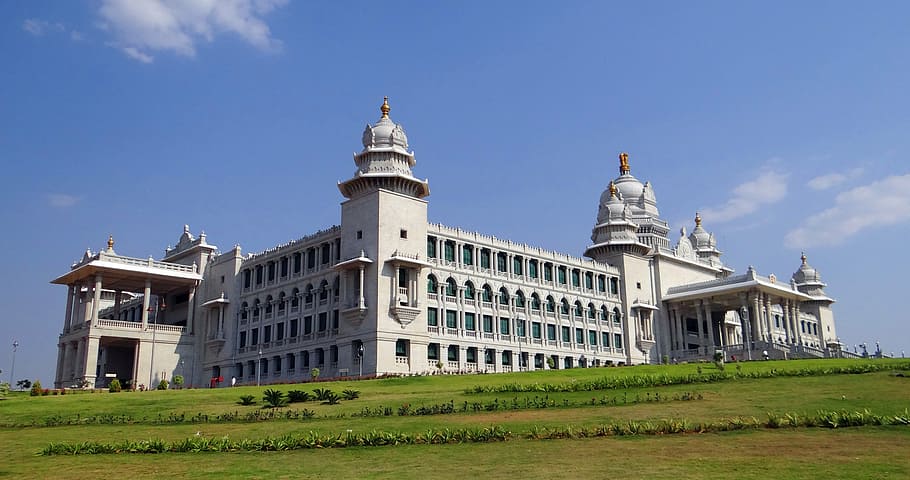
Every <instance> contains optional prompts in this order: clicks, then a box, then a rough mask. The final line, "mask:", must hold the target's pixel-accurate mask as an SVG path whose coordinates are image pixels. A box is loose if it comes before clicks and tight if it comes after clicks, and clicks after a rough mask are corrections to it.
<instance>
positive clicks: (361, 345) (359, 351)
mask: <svg viewBox="0 0 910 480" xmlns="http://www.w3.org/2000/svg"><path fill="white" fill-rule="evenodd" d="M357 358H358V359H359V360H360V362H359V363H360V376H361V377H362V376H363V342H360V348H358V349H357Z"/></svg>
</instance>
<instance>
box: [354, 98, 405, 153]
mask: <svg viewBox="0 0 910 480" xmlns="http://www.w3.org/2000/svg"><path fill="white" fill-rule="evenodd" d="M390 110H391V107H389V97H385V98H384V99H383V102H382V107H381V108H380V111H382V117H381V118H380V119H379V121H378V122H376V123H375V124H374V125H369V124H368V125H367V126H366V128H365V129H364V130H363V148H364V150H373V149H381V148H394V147H398V148H400V149H402V150H405V151H407V149H408V136H407V135H405V133H404V128H402V127H401V125H398V124H396V123H395V122H393V121H392V119H391V118H389V111H390Z"/></svg>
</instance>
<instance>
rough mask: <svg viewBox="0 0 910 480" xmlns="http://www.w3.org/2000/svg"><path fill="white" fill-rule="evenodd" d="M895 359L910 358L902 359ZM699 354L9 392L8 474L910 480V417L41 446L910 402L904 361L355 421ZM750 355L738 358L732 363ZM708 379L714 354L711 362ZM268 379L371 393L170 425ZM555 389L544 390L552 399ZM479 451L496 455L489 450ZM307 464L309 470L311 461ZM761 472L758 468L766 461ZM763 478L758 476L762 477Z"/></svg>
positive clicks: (726, 414) (798, 365) (2, 411)
mask: <svg viewBox="0 0 910 480" xmlns="http://www.w3.org/2000/svg"><path fill="white" fill-rule="evenodd" d="M863 362H865V363H868V362H871V360H863V361H855V360H799V361H789V362H783V361H780V362H774V361H772V362H748V363H742V364H739V365H740V366H741V368H742V371H760V370H762V369H771V368H774V369H777V370H786V369H802V368H815V367H835V366H844V365H851V364H857V363H863ZM874 362H876V363H886V362H891V364H893V365H894V366H899V365H906V362H905V361H904V362H901V361H900V360H890V361H889V360H875V361H874ZM696 368H697V367H696V366H695V365H674V366H639V367H625V368H598V369H574V370H568V371H541V372H530V373H522V374H498V375H465V376H444V377H417V378H394V379H381V380H370V381H362V382H357V381H349V382H320V383H317V384H312V383H308V384H295V385H271V386H267V387H266V386H263V387H262V388H256V387H236V388H223V389H215V390H209V389H198V390H182V391H164V392H160V391H154V392H122V393H116V394H110V393H94V394H90V393H80V394H77V395H71V394H69V395H65V396H47V397H28V396H27V394H21V393H15V394H12V395H11V396H10V398H8V399H7V400H4V401H0V444H2V445H3V447H4V448H2V449H0V476H3V475H15V476H25V477H54V476H59V475H60V474H61V473H60V472H64V471H65V472H66V476H67V477H69V478H90V477H98V476H101V475H108V474H109V473H110V472H111V467H112V465H114V464H116V466H117V469H118V470H121V469H122V471H124V472H129V473H130V475H131V476H134V477H139V478H149V477H157V476H164V475H181V476H182V475H185V474H186V472H189V471H192V472H193V475H194V476H196V477H201V478H206V477H216V476H217V477H230V478H285V477H287V478H290V477H294V478H301V477H302V478H325V477H327V476H333V477H337V476H339V475H356V476H357V477H358V478H360V477H365V478H376V477H380V478H381V477H387V476H391V475H392V474H393V473H394V474H395V475H396V476H397V477H401V478H417V477H425V476H426V475H427V474H431V473H432V474H433V476H434V477H437V478H452V477H463V476H464V475H465V474H471V473H486V474H498V475H513V474H521V473H525V474H527V475H529V476H534V477H552V478H578V477H591V478H601V477H606V476H609V475H624V476H628V475H629V473H630V472H634V475H633V477H636V478H639V477H641V478H644V477H649V478H667V477H674V478H705V477H706V476H708V475H712V474H718V475H724V476H728V475H731V474H733V473H734V472H735V474H736V477H737V478H759V475H761V478H768V477H769V476H772V475H774V476H779V477H781V478H806V477H821V476H828V477H831V478H843V477H846V476H856V477H859V478H907V477H910V459H908V458H907V455H906V453H905V452H906V451H908V450H910V448H908V447H910V428H906V427H860V428H851V429H838V430H816V429H795V430H794V429H785V430H757V431H745V432H727V433H717V434H701V435H698V434H696V435H691V434H690V435H667V436H655V437H634V438H626V437H624V438H594V439H578V440H546V441H532V440H511V441H508V442H504V443H492V444H459V445H413V446H398V447H375V448H368V447H357V448H349V449H339V450H322V451H292V452H269V453H203V454H159V455H89V456H75V457H73V456H67V457H36V456H35V454H36V452H38V451H39V450H41V449H42V448H44V447H45V446H47V445H48V443H50V442H51V441H53V442H82V441H96V442H119V441H128V440H133V441H135V440H145V439H151V438H154V439H162V440H165V441H180V440H182V439H186V438H189V437H195V436H197V435H199V436H205V437H222V436H228V437H230V438H231V439H244V438H249V439H260V438H264V437H275V436H279V435H284V434H304V433H306V432H308V431H313V430H315V431H319V432H321V433H324V434H337V433H343V432H346V431H348V430H351V431H352V432H357V433H362V432H369V431H372V430H379V431H393V432H399V431H400V432H404V433H422V432H426V431H427V430H429V429H443V428H453V429H455V428H478V427H484V426H490V425H498V426H501V427H502V428H505V429H507V430H511V431H515V432H520V431H528V430H529V429H531V428H532V427H535V426H536V427H551V428H560V427H565V426H567V425H570V424H571V425H578V426H593V425H597V424H599V423H606V422H616V421H625V420H661V419H667V418H679V419H686V420H688V421H691V422H716V421H721V420H724V419H730V418H734V417H756V418H758V419H765V418H767V414H768V413H769V412H773V413H778V414H782V413H799V414H804V415H806V414H814V413H815V412H817V411H819V410H849V411H861V410H863V409H869V410H871V411H872V412H874V413H876V414H885V415H895V414H900V413H902V412H904V411H905V410H906V409H907V408H910V378H907V377H900V376H894V375H891V374H890V373H889V372H880V373H870V374H860V375H828V376H812V377H775V378H763V379H741V380H735V381H725V382H718V383H713V384H691V385H674V386H668V387H659V388H646V389H628V390H616V391H603V392H570V393H555V394H549V398H551V399H554V400H555V401H557V402H563V401H564V400H565V401H569V402H573V403H577V404H582V403H585V402H587V401H589V400H590V399H591V398H592V397H597V398H599V397H601V396H602V395H606V396H623V395H624V396H630V397H634V396H636V395H640V396H644V395H647V394H649V393H650V394H652V395H653V394H655V393H657V392H659V393H660V395H662V396H666V397H669V396H672V395H673V394H674V393H681V392H696V393H698V394H701V395H702V397H703V398H702V399H701V400H693V401H678V402H672V401H671V402H662V403H639V404H634V405H625V406H623V405H618V406H613V405H607V406H601V405H595V406H590V405H584V406H582V405H576V406H573V407H572V408H552V409H535V410H516V411H496V412H478V413H457V414H450V415H435V416H420V417H400V416H397V415H396V416H391V417H366V418H359V417H352V414H354V413H357V412H358V411H360V410H361V409H363V408H364V407H365V406H368V407H370V408H377V407H379V406H389V407H393V408H394V409H395V410H397V409H398V407H399V406H401V404H403V403H408V404H410V405H411V406H419V405H422V404H427V405H429V404H438V403H445V402H449V401H452V402H454V403H455V404H460V403H461V402H463V401H466V400H467V401H492V400H493V399H499V400H501V401H511V400H512V399H513V398H524V397H533V396H534V394H502V393H499V394H495V393H483V394H467V393H465V391H466V390H468V389H470V388H472V387H474V386H477V385H490V386H495V385H503V384H509V383H534V382H538V383H546V382H549V383H565V382H572V381H573V380H574V381H577V382H582V381H589V380H594V379H597V378H601V377H603V376H605V375H611V376H613V375H642V374H649V375H650V374H664V373H669V374H674V375H682V374H688V373H695V372H696ZM732 368H735V367H734V366H728V367H727V371H728V372H729V371H730V370H731V369H732ZM702 369H703V371H704V372H705V373H706V374H707V373H709V372H713V371H716V370H715V367H714V366H713V365H710V364H707V365H702ZM267 388H272V389H276V390H281V391H283V392H284V393H287V392H288V391H290V390H306V391H312V390H313V389H314V388H328V389H331V390H332V391H333V392H335V393H337V394H341V393H342V392H343V391H344V390H346V389H352V390H357V391H359V398H357V399H354V400H342V401H341V403H340V404H338V405H324V404H321V403H320V402H313V401H310V402H304V403H294V404H291V405H290V406H288V407H285V408H280V409H278V410H279V411H281V410H287V409H294V408H300V409H302V408H307V409H309V410H313V411H314V412H315V414H316V416H315V418H312V419H306V420H271V421H264V422H254V423H246V422H224V423H201V424H198V423H197V424H190V423H176V424H171V423H165V424H154V423H151V421H152V420H155V419H157V418H158V416H159V415H160V416H162V417H167V416H168V415H180V414H185V415H186V416H192V415H195V414H197V413H203V414H206V415H217V414H221V413H225V412H238V413H242V412H249V411H252V410H256V409H260V408H261V406H262V404H263V403H262V396H263V392H264V391H265V390H266V389H267ZM241 395H254V396H255V398H256V399H257V401H258V403H259V404H258V405H256V406H240V405H238V404H237V401H238V400H239V398H240V396H241ZM538 395H539V394H538ZM77 415H78V416H80V417H83V418H84V417H89V416H99V417H103V416H105V415H126V416H128V417H131V418H132V419H133V421H134V422H136V423H134V424H115V425H76V426H57V427H38V426H34V427H22V426H21V425H26V424H32V423H38V424H40V423H41V422H42V421H43V420H45V419H47V418H50V417H53V416H59V417H61V418H74V417H76V416H77ZM478 459H482V460H480V461H478ZM304 466H305V467H304ZM750 469H754V472H752V471H750ZM753 473H754V475H753Z"/></svg>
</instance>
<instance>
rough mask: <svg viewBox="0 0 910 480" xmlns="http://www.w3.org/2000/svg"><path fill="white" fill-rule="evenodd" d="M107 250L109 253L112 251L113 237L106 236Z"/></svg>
mask: <svg viewBox="0 0 910 480" xmlns="http://www.w3.org/2000/svg"><path fill="white" fill-rule="evenodd" d="M107 249H108V251H111V250H113V249H114V236H113V235H108V237H107Z"/></svg>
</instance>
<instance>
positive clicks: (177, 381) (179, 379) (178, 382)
mask: <svg viewBox="0 0 910 480" xmlns="http://www.w3.org/2000/svg"><path fill="white" fill-rule="evenodd" d="M171 383H173V384H174V386H175V387H177V388H178V389H180V388H183V375H174V378H173V379H171Z"/></svg>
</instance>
